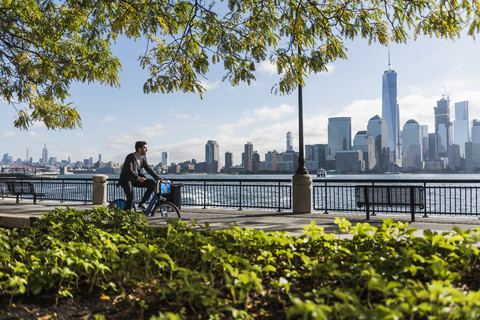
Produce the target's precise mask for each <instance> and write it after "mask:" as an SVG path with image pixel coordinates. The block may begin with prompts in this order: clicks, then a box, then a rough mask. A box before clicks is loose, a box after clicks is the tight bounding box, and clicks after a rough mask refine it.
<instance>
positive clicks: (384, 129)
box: [367, 115, 390, 171]
mask: <svg viewBox="0 0 480 320" xmlns="http://www.w3.org/2000/svg"><path fill="white" fill-rule="evenodd" d="M367 132H368V133H369V134H371V135H372V136H373V138H374V139H375V159H376V164H377V169H378V170H381V171H388V170H389V162H390V148H389V147H388V126H387V122H386V121H385V119H383V118H382V117H379V116H378V115H376V116H374V117H372V118H370V120H368V125H367Z"/></svg>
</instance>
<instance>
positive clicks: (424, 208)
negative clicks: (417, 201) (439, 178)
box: [423, 182, 428, 218]
mask: <svg viewBox="0 0 480 320" xmlns="http://www.w3.org/2000/svg"><path fill="white" fill-rule="evenodd" d="M423 217H424V218H428V216H427V183H426V182H424V183H423Z"/></svg>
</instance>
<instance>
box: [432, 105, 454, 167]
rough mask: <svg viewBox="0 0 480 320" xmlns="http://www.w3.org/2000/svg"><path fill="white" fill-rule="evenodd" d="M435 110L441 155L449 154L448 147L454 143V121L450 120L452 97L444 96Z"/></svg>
mask: <svg viewBox="0 0 480 320" xmlns="http://www.w3.org/2000/svg"><path fill="white" fill-rule="evenodd" d="M433 110H434V112H435V134H436V135H437V145H438V146H437V151H438V156H439V157H447V156H448V147H449V146H450V145H451V144H452V143H453V141H452V140H453V139H452V122H451V121H450V99H449V98H448V97H447V98H446V99H445V97H442V99H440V100H438V101H437V106H436V107H434V108H433Z"/></svg>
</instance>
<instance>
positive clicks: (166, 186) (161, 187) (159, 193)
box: [108, 179, 181, 218]
mask: <svg viewBox="0 0 480 320" xmlns="http://www.w3.org/2000/svg"><path fill="white" fill-rule="evenodd" d="M171 190H172V183H171V182H170V181H169V180H165V179H160V180H157V181H156V182H155V189H154V192H153V197H152V200H151V201H150V203H149V204H148V207H147V209H146V210H143V213H144V214H145V215H146V216H147V217H148V216H151V217H153V216H155V215H156V214H157V212H160V214H161V216H162V217H164V218H168V217H169V215H173V216H175V215H176V216H177V217H178V218H181V217H180V209H178V207H177V206H176V205H175V204H173V203H172V202H170V201H167V198H165V197H164V195H167V194H169V193H170V192H171ZM126 206H127V201H125V200H124V199H115V200H113V201H111V202H110V203H109V204H108V209H112V208H118V209H120V210H125V207H126ZM133 210H134V211H135V212H137V208H136V207H135V203H134V204H133Z"/></svg>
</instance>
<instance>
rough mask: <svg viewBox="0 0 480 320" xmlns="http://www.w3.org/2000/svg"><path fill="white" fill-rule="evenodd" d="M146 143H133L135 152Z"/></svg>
mask: <svg viewBox="0 0 480 320" xmlns="http://www.w3.org/2000/svg"><path fill="white" fill-rule="evenodd" d="M146 144H147V142H146V141H137V142H135V152H136V151H138V149H142V148H143V146H144V145H146Z"/></svg>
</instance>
